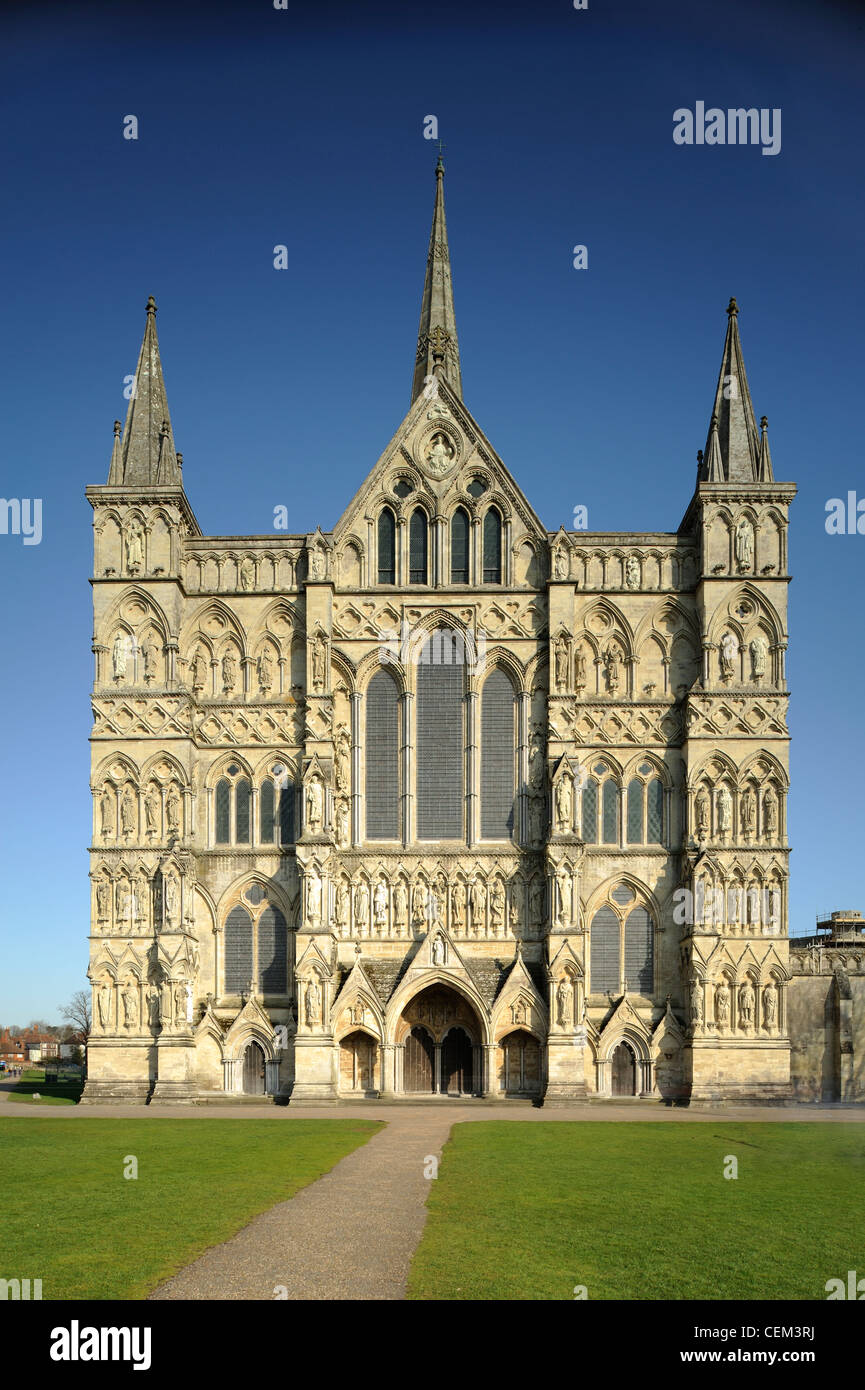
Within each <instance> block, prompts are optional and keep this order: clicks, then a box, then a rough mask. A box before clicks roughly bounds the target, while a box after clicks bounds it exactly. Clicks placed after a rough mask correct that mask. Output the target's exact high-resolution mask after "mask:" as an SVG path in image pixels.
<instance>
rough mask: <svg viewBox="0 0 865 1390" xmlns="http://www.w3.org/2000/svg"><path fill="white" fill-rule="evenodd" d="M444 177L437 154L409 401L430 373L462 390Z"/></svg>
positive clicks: (440, 158) (441, 163) (453, 387)
mask: <svg viewBox="0 0 865 1390" xmlns="http://www.w3.org/2000/svg"><path fill="white" fill-rule="evenodd" d="M444 176H445V166H444V164H443V162H442V157H441V155H439V157H438V164H437V165H436V200H435V208H434V209H433V221H432V231H431V233H430V239H429V254H428V255H427V261H426V278H425V280H424V287H423V299H422V300H421V309H420V327H419V329H418V339H417V358H416V360H415V368H414V379H413V381H412V387H411V398H412V404H414V402H415V401H416V400H417V398H418V396H419V395H420V393H421V391H422V390H423V388H424V383H425V381H426V378H427V377H428V376H431V375H433V374H435V375H437V376H443V377H444V378H445V379H446V380H447V383H448V386H450V387H451V388H452V390H454V391H456V393H457V395H458V396H460V397H462V393H463V387H462V378H461V376H460V349H459V343H458V342H457V323H456V317H455V315H454V292H453V284H452V283H451V262H450V253H449V251H448V230H447V224H446V222H445V195H444Z"/></svg>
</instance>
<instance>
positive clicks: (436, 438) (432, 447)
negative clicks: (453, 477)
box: [426, 431, 454, 478]
mask: <svg viewBox="0 0 865 1390" xmlns="http://www.w3.org/2000/svg"><path fill="white" fill-rule="evenodd" d="M453 457H454V449H453V446H452V445H451V444H450V443H449V442H448V438H447V435H445V434H443V433H441V431H439V432H438V433H436V434H434V435H433V437H432V439H431V440H430V444H429V448H428V449H427V451H426V465H427V468H428V469H429V471H430V473H432V474H434V475H435V477H437V478H441V477H442V476H443V475H444V474H445V473H447V471H448V469H449V468H450V466H451V463H452V461H453Z"/></svg>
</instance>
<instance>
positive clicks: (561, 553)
mask: <svg viewBox="0 0 865 1390" xmlns="http://www.w3.org/2000/svg"><path fill="white" fill-rule="evenodd" d="M570 568H571V557H570V553H569V552H568V551H567V550H566V549H565V547H564V546H563V545H557V546H556V550H555V559H554V572H555V576H556V579H567V577H568V573H569V571H570Z"/></svg>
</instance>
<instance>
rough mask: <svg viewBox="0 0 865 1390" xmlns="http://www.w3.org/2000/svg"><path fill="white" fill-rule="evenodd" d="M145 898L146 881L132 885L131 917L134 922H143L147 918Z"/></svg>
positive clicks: (142, 880) (146, 895)
mask: <svg viewBox="0 0 865 1390" xmlns="http://www.w3.org/2000/svg"><path fill="white" fill-rule="evenodd" d="M147 897H148V894H147V881H146V879H141V880H139V882H138V883H134V884H133V885H132V915H133V917H134V919H135V921H136V922H143V921H144V920H145V918H146V916H147Z"/></svg>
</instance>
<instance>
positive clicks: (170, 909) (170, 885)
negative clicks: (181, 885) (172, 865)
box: [163, 874, 180, 926]
mask: <svg viewBox="0 0 865 1390" xmlns="http://www.w3.org/2000/svg"><path fill="white" fill-rule="evenodd" d="M163 901H164V903H165V922H166V925H167V926H171V925H172V923H174V922H176V921H177V916H178V910H179V907H180V894H179V893H178V890H177V879H176V878H175V877H174V875H173V874H168V875H167V876H166V877H165V878H164V879H163Z"/></svg>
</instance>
